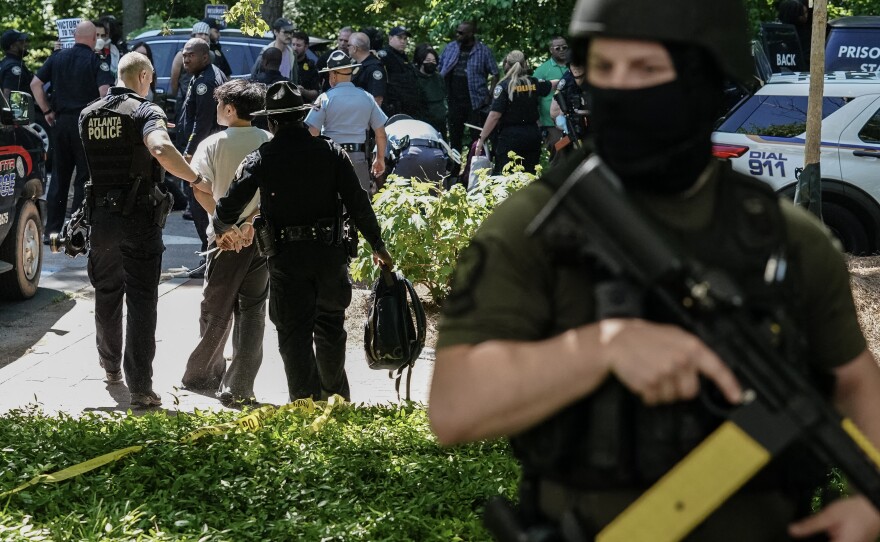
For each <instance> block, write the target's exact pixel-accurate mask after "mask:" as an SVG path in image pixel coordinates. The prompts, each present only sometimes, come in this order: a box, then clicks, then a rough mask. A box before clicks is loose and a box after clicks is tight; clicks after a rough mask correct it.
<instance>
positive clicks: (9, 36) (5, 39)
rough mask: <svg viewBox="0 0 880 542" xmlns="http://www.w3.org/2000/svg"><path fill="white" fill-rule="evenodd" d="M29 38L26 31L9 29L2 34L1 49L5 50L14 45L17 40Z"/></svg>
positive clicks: (0, 38)
mask: <svg viewBox="0 0 880 542" xmlns="http://www.w3.org/2000/svg"><path fill="white" fill-rule="evenodd" d="M27 39H28V35H27V34H25V33H24V32H19V31H18V30H12V29H9V30H7V31H6V32H4V33H3V36H0V49H3V50H4V51H5V50H7V49H9V48H10V47H12V44H13V43H15V42H17V41H25V40H27Z"/></svg>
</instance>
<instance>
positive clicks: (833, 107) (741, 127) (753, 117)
mask: <svg viewBox="0 0 880 542" xmlns="http://www.w3.org/2000/svg"><path fill="white" fill-rule="evenodd" d="M755 100H757V102H758V103H757V104H755V103H752V104H750V105H751V106H752V107H751V108H748V107H744V108H743V111H744V114H740V115H732V116H731V117H730V118H729V119H728V121H727V122H725V123H724V124H723V125H722V126H721V127H720V128H719V131H722V132H736V133H740V134H750V135H763V136H778V137H794V136H797V135H799V134H802V133H803V132H804V131H806V129H807V97H806V96H753V97H752V99H751V100H750V101H755ZM845 103H846V101H845V100H844V99H843V98H827V97H826V98H824V99H823V100H822V118H823V119H824V118H825V117H827V116H828V115H830V114H831V113H834V112H835V111H837V110H838V109H840V108H841V107H843V105H844V104H845ZM755 105H757V106H756V107H755ZM731 121H733V122H731Z"/></svg>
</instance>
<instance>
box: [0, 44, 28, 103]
mask: <svg viewBox="0 0 880 542" xmlns="http://www.w3.org/2000/svg"><path fill="white" fill-rule="evenodd" d="M0 49H2V50H3V54H4V55H5V56H4V57H3V60H0V91H2V92H3V96H5V97H6V98H9V94H10V93H11V92H12V91H13V90H17V91H19V92H27V93H28V94H30V93H31V80H33V78H34V74H33V73H31V71H30V70H29V69H28V67H27V66H26V65H25V63H24V60H23V59H24V57H25V56H26V55H27V52H28V35H27V34H25V33H24V32H19V31H18V30H7V31H6V32H3V35H2V36H0Z"/></svg>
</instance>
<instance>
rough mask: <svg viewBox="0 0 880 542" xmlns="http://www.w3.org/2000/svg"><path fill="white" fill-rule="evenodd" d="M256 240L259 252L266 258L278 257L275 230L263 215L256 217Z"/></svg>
mask: <svg viewBox="0 0 880 542" xmlns="http://www.w3.org/2000/svg"><path fill="white" fill-rule="evenodd" d="M254 240H255V241H256V242H257V250H259V251H260V255H261V256H263V257H264V258H271V257H272V256H277V255H278V247H277V245H276V244H275V229H274V228H273V227H272V225H271V224H269V222H268V221H267V220H266V219H265V218H263V216H262V215H257V216H255V217H254Z"/></svg>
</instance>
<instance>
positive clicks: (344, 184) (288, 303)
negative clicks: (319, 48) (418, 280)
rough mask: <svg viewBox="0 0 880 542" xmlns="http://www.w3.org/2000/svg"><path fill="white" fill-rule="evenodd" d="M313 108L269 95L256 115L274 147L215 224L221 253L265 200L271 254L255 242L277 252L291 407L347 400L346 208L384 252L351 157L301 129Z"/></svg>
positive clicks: (278, 323)
mask: <svg viewBox="0 0 880 542" xmlns="http://www.w3.org/2000/svg"><path fill="white" fill-rule="evenodd" d="M359 92H360V91H359ZM310 108H311V106H308V105H304V104H303V100H302V96H301V95H300V93H299V90H298V89H297V88H296V86H295V85H293V84H292V83H290V82H287V81H281V82H278V83H275V84H274V85H272V86H271V87H269V89H268V90H267V92H266V109H264V110H263V111H258V112H257V113H254V115H258V116H269V123H270V126H271V127H272V129H273V132H274V137H273V138H272V140H271V141H269V142H267V143H265V144H263V145H262V146H261V147H260V148H259V149H257V150H256V151H254V152H252V153H251V154H249V155H248V156H247V157H246V158H245V159H244V161H243V162H242V164H241V166H240V167H239V170H238V172H237V173H236V175H235V178H234V179H233V181H232V185H231V186H230V188H229V191H228V192H227V194H226V196H225V197H223V198H221V199H220V201H219V202H218V203H217V208H216V211H215V213H214V217H213V224H214V230H215V232H216V233H217V234H218V235H219V236H221V239H218V244H219V245H221V246H222V234H223V233H224V232H227V231H228V230H230V229H231V228H232V225H234V224H235V223H236V221H237V220H238V218H239V216H240V214H241V212H242V210H243V209H244V208H245V206H247V204H248V203H249V202H250V201H251V198H253V196H254V194H255V193H256V191H257V189H259V190H260V212H261V216H262V218H263V219H265V222H266V223H267V224H268V226H269V228H268V229H258V230H257V232H256V239H257V241H258V246H261V248H262V249H263V250H265V246H262V245H260V242H259V241H260V239H264V238H267V237H268V238H269V239H270V240H271V241H272V242H273V244H274V248H275V251H276V253H275V254H271V253H270V255H269V259H268V263H269V281H270V289H269V292H270V293H269V316H270V318H271V319H272V322H273V323H274V324H275V327H276V328H277V330H278V343H279V349H280V351H281V358H282V359H283V360H284V369H285V372H286V374H287V384H288V390H289V393H290V399H291V400H295V399H302V398H306V397H310V398H312V399H316V400H318V399H326V398H327V397H329V396H330V395H332V394H335V393H338V394H340V395H342V396H343V397H345V398H346V399H348V398H349V397H350V393H349V384H348V378H347V377H346V374H345V342H346V337H347V335H346V332H345V328H344V326H343V323H344V320H345V309H346V307H348V305H349V303H350V302H351V279H350V278H349V275H348V262H349V258H348V252H347V249H346V247H345V246H344V245H343V243H342V239H343V237H342V205H344V206H345V208H346V209H347V212H348V215H349V217H350V218H351V220H353V221H354V224H355V225H356V226H357V228H358V230H360V231H361V232H362V233H363V234H364V237H365V238H366V240H367V241H368V242H369V243H370V246H371V247H372V248H373V250H374V252H382V253H384V254H386V255H387V252H385V250H384V243H383V242H382V238H381V230H380V228H379V224H378V222H377V220H376V215H375V213H374V212H373V209H372V206H371V205H370V200H369V197H368V196H367V193H366V191H364V189H363V188H362V187H361V185H360V183H359V182H358V179H357V176H356V175H355V172H354V168H352V165H351V161H350V160H349V159H348V157H347V156H346V154H345V151H343V149H342V148H341V147H340V146H339V145H337V144H335V143H334V142H332V141H330V140H328V139H327V138H323V137H313V136H312V135H311V134H310V133H309V131H308V130H307V128H306V127H305V126H304V125H303V124H302V121H301V119H302V116H301V115H302V113H301V112H304V111H306V110H308V109H310ZM276 115H284V116H283V117H277V116H276ZM285 117H286V118H285ZM291 117H293V118H291ZM290 164H297V171H296V175H291V174H290ZM388 259H389V260H390V256H389V257H388ZM313 344H314V348H313Z"/></svg>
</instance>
